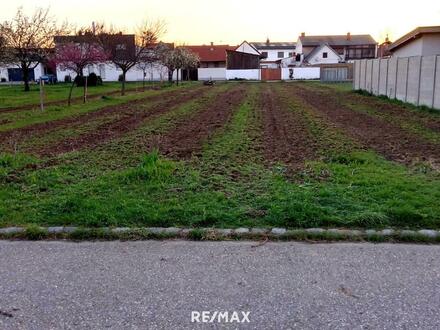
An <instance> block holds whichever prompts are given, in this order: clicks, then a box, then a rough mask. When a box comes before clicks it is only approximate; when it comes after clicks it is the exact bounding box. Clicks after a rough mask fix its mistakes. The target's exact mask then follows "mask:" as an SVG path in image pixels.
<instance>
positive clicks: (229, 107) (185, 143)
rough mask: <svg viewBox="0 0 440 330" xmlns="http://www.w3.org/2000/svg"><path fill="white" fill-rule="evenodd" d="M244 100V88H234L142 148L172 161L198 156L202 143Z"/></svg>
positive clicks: (154, 137) (224, 122) (152, 138)
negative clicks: (153, 150) (158, 152)
mask: <svg viewBox="0 0 440 330" xmlns="http://www.w3.org/2000/svg"><path fill="white" fill-rule="evenodd" d="M245 97H246V86H245V85H238V86H234V87H232V88H231V89H229V90H228V91H226V92H225V93H221V94H218V95H216V97H215V98H214V100H213V101H212V102H210V103H209V104H206V105H205V108H204V109H201V110H200V111H197V112H196V113H194V115H191V116H188V117H186V118H184V119H183V120H181V121H179V122H178V123H177V124H176V127H174V128H173V129H172V130H170V131H168V132H166V133H165V134H163V135H160V136H159V135H155V136H152V137H151V139H149V140H148V141H147V142H146V143H145V145H144V148H147V149H152V148H157V149H158V150H159V151H160V153H162V154H164V155H166V156H169V157H171V158H174V159H188V158H190V157H191V156H193V155H199V154H200V153H201V150H202V147H203V143H204V142H205V141H207V140H209V138H210V137H211V136H212V135H213V134H215V132H217V131H218V129H220V128H222V127H223V126H224V125H225V124H226V123H227V122H228V121H229V120H230V118H231V117H232V114H233V113H234V110H235V109H237V108H238V107H239V106H240V104H241V103H242V102H243V100H244V98H245Z"/></svg>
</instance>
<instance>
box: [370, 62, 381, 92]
mask: <svg viewBox="0 0 440 330" xmlns="http://www.w3.org/2000/svg"><path fill="white" fill-rule="evenodd" d="M371 62H372V65H373V68H372V69H371V72H372V74H371V80H372V81H371V93H373V94H374V95H379V70H380V60H379V59H375V60H373V61H371Z"/></svg>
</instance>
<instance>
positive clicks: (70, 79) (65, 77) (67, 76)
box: [64, 74, 72, 83]
mask: <svg viewBox="0 0 440 330" xmlns="http://www.w3.org/2000/svg"><path fill="white" fill-rule="evenodd" d="M64 82H65V83H71V82H72V77H71V76H69V75H67V74H66V75H65V76H64Z"/></svg>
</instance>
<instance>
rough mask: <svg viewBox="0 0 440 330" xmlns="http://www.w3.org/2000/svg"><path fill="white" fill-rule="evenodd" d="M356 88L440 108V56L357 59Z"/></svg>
mask: <svg viewBox="0 0 440 330" xmlns="http://www.w3.org/2000/svg"><path fill="white" fill-rule="evenodd" d="M353 88H354V89H356V90H365V91H367V92H370V93H372V94H374V95H384V96H387V97H389V98H391V99H398V100H401V101H403V102H408V103H412V104H414V105H425V106H427V107H430V108H436V109H440V55H432V56H413V57H401V58H394V57H392V58H383V59H374V60H359V61H355V62H354V79H353Z"/></svg>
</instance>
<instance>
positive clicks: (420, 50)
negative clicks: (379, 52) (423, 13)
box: [389, 26, 440, 57]
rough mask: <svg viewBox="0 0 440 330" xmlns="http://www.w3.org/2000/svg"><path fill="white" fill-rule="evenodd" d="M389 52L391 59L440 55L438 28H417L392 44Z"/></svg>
mask: <svg viewBox="0 0 440 330" xmlns="http://www.w3.org/2000/svg"><path fill="white" fill-rule="evenodd" d="M389 51H390V52H391V54H392V56H393V57H409V56H427V55H438V54H440V26H423V27H418V28H416V29H414V30H412V31H411V32H409V33H407V34H405V35H404V36H403V37H401V38H399V39H397V40H396V41H395V42H393V43H392V44H391V45H390V47H389Z"/></svg>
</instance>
